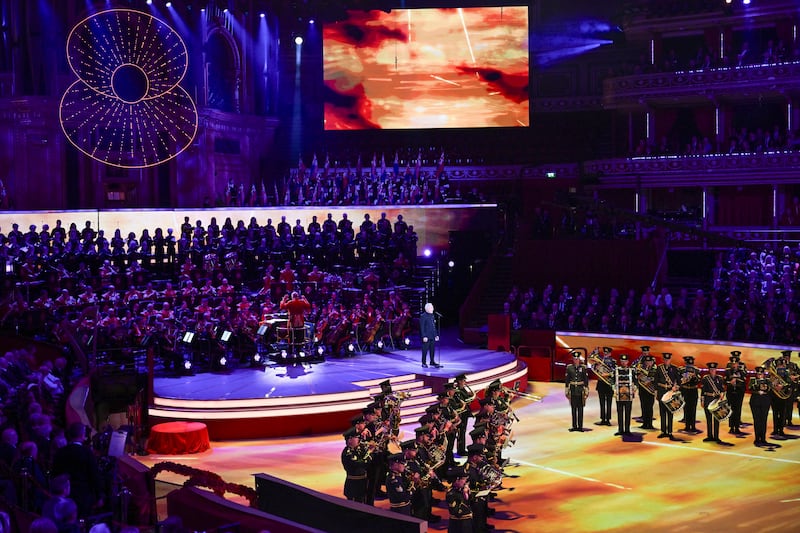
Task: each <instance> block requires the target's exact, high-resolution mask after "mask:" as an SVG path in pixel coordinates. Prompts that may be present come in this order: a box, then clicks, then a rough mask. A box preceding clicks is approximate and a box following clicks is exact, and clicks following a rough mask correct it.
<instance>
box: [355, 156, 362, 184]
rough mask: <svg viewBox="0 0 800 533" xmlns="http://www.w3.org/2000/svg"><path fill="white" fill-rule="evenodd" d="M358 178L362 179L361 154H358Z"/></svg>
mask: <svg viewBox="0 0 800 533" xmlns="http://www.w3.org/2000/svg"><path fill="white" fill-rule="evenodd" d="M356 177H357V178H360V177H361V154H358V162H356Z"/></svg>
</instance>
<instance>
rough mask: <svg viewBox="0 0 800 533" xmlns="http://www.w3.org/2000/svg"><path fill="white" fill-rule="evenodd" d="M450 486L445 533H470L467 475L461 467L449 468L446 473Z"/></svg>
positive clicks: (470, 519)
mask: <svg viewBox="0 0 800 533" xmlns="http://www.w3.org/2000/svg"><path fill="white" fill-rule="evenodd" d="M447 477H448V478H450V481H451V483H452V486H451V487H450V489H449V490H448V491H447V511H448V512H449V513H450V519H449V521H448V522H447V533H472V531H473V523H472V505H471V504H470V490H469V485H468V484H467V480H468V479H469V474H468V473H467V471H466V470H465V469H464V468H463V467H457V468H451V469H450V470H448V472H447Z"/></svg>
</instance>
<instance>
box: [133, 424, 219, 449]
mask: <svg viewBox="0 0 800 533" xmlns="http://www.w3.org/2000/svg"><path fill="white" fill-rule="evenodd" d="M210 447H211V445H210V444H209V442H208V428H207V427H206V425H205V424H203V423H202V422H164V423H163V424H156V425H155V426H153V427H152V428H151V429H150V438H149V439H148V441H147V452H148V453H156V454H160V455H180V454H184V453H200V452H204V451H206V450H208V449H209V448H210Z"/></svg>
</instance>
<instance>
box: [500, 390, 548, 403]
mask: <svg viewBox="0 0 800 533" xmlns="http://www.w3.org/2000/svg"><path fill="white" fill-rule="evenodd" d="M500 390H501V391H502V392H503V394H506V395H514V396H519V397H520V398H525V399H526V400H532V401H534V402H540V401H542V397H541V396H539V395H537V394H530V393H528V392H523V391H519V390H517V389H509V388H508V387H503V388H501V389H500Z"/></svg>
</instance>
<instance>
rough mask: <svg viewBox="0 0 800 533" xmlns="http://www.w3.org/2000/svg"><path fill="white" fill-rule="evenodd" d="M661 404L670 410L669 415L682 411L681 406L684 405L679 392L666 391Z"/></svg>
mask: <svg viewBox="0 0 800 533" xmlns="http://www.w3.org/2000/svg"><path fill="white" fill-rule="evenodd" d="M661 402H662V403H663V404H664V405H665V406H666V408H667V409H669V410H670V412H671V413H674V412H676V411H679V410H680V409H683V404H684V403H686V402H685V400H684V399H683V394H681V392H680V391H672V390H671V391H667V392H665V393H664V395H663V396H662V397H661Z"/></svg>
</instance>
